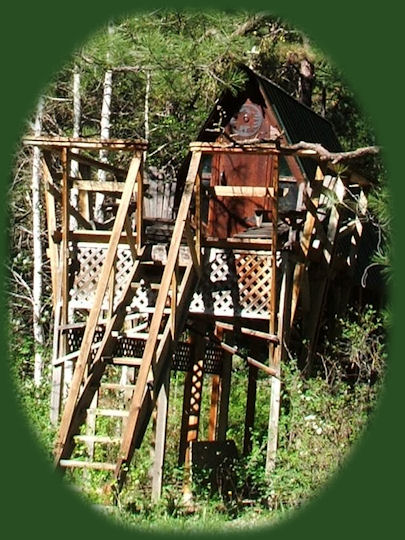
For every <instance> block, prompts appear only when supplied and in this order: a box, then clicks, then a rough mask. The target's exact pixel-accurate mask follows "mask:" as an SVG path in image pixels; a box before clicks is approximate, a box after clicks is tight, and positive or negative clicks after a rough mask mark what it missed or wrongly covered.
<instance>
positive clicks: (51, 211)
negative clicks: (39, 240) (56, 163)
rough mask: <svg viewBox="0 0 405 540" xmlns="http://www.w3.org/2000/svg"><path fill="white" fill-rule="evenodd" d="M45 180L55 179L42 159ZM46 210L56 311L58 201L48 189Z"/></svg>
mask: <svg viewBox="0 0 405 540" xmlns="http://www.w3.org/2000/svg"><path fill="white" fill-rule="evenodd" d="M41 162H42V170H43V174H44V180H45V182H47V183H52V182H53V179H52V176H51V173H50V170H49V168H48V165H47V163H46V161H45V159H44V158H42V159H41ZM44 196H45V208H46V224H47V230H48V251H47V253H48V255H49V259H50V263H51V281H52V303H53V308H54V310H55V306H56V291H57V272H58V264H59V250H58V246H57V244H56V243H55V242H54V239H53V233H54V232H55V231H56V228H57V224H56V201H55V197H54V196H53V194H52V193H50V192H49V191H48V190H47V189H45V190H44Z"/></svg>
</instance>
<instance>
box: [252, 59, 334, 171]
mask: <svg viewBox="0 0 405 540" xmlns="http://www.w3.org/2000/svg"><path fill="white" fill-rule="evenodd" d="M244 70H245V71H246V73H247V74H248V76H249V77H250V78H255V79H256V80H257V82H258V83H259V85H260V86H261V88H262V89H263V91H264V93H265V94H266V97H267V99H268V101H269V102H270V105H271V106H272V108H273V111H274V113H275V115H276V117H277V120H278V122H279V123H280V127H281V128H282V129H283V130H284V133H285V136H286V138H287V141H288V143H290V144H295V143H298V142H300V141H305V142H310V143H318V144H321V145H322V146H323V147H324V148H326V149H327V150H329V151H330V152H341V151H342V146H341V144H340V143H339V140H338V138H337V136H336V134H335V132H334V129H333V126H332V124H331V123H330V122H329V121H328V120H326V118H323V117H322V116H321V115H319V114H317V113H316V112H315V111H313V110H312V109H310V108H309V107H307V106H306V105H304V104H303V103H301V102H300V101H298V100H297V99H295V98H293V97H292V96H290V95H289V94H288V93H287V92H286V91H285V90H283V89H282V88H281V87H280V86H278V85H277V84H275V83H274V82H272V81H270V80H269V79H266V78H265V77H263V76H261V75H259V74H258V73H255V72H253V71H252V70H250V69H248V68H244ZM300 164H301V166H302V168H303V169H304V172H305V174H306V176H307V177H308V178H311V177H313V176H314V174H315V170H316V163H315V162H314V161H313V160H311V159H301V160H300Z"/></svg>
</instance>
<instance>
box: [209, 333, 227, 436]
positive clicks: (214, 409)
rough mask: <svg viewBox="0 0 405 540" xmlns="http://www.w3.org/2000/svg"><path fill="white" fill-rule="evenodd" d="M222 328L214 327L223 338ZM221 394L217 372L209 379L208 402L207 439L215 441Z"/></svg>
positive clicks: (219, 378) (219, 336)
mask: <svg viewBox="0 0 405 540" xmlns="http://www.w3.org/2000/svg"><path fill="white" fill-rule="evenodd" d="M223 333H224V330H223V328H219V327H218V326H216V327H215V335H216V336H217V338H218V339H219V340H220V341H222V340H223ZM220 395H221V377H220V376H219V375H217V374H214V375H213V376H212V380H211V403H210V415H209V421H208V440H209V441H215V440H216V439H217V429H218V409H219V400H220Z"/></svg>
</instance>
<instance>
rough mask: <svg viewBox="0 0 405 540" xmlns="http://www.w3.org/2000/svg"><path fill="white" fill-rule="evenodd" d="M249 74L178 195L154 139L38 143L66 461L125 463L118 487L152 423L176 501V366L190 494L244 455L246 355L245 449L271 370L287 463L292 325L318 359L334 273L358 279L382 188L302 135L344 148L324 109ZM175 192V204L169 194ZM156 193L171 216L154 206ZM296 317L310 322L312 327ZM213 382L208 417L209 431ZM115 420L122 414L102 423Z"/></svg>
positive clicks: (156, 483)
mask: <svg viewBox="0 0 405 540" xmlns="http://www.w3.org/2000/svg"><path fill="white" fill-rule="evenodd" d="M245 72H246V77H247V78H246V85H245V88H244V89H243V90H241V91H240V92H239V93H238V94H237V95H232V94H231V93H225V94H224V95H223V96H222V97H221V98H220V99H219V100H218V101H217V103H216V104H215V107H214V109H213V111H212V112H211V114H210V115H209V117H208V119H207V121H206V123H205V125H204V126H203V128H202V130H201V132H200V134H199V136H198V137H197V140H196V141H195V142H193V143H191V144H190V145H189V150H190V152H189V155H188V158H187V159H186V161H185V164H184V167H183V169H182V171H181V172H180V174H179V177H178V181H177V183H176V184H175V185H174V186H172V187H169V188H168V189H166V187H167V186H166V185H164V184H165V179H164V178H162V179H160V180H159V179H158V180H156V179H155V180H154V181H153V182H151V180H150V178H148V179H147V181H145V178H144V176H143V155H144V151H145V148H146V142H145V141H123V140H96V139H68V138H53V137H36V138H27V139H26V141H25V143H26V144H30V145H36V146H39V147H40V148H41V149H42V151H43V159H42V165H43V172H44V175H43V176H44V184H45V202H46V209H47V228H48V242H49V247H48V255H49V257H50V262H51V272H52V289H53V306H54V350H53V359H52V364H53V381H52V403H51V415H52V421H53V422H54V423H55V424H58V426H59V428H58V429H59V431H58V436H57V441H56V446H55V462H56V465H57V467H58V468H60V469H62V470H66V469H100V470H103V471H107V472H108V471H109V472H110V474H111V475H112V476H111V478H112V482H113V485H114V492H115V494H116V495H118V494H119V491H120V489H121V488H122V486H123V484H124V481H125V478H126V475H127V472H128V470H129V468H130V467H131V466H134V465H133V464H132V458H133V455H134V452H135V451H136V449H138V448H139V447H140V446H141V444H142V443H143V442H144V437H145V432H146V429H147V427H148V425H150V424H151V423H152V424H153V426H152V427H153V448H154V465H153V470H152V486H151V489H152V496H153V497H155V498H158V497H159V496H160V493H161V489H162V484H163V472H164V470H163V466H164V456H165V447H166V425H167V414H168V401H169V397H170V378H171V374H172V373H174V372H176V371H182V372H184V373H185V378H184V394H183V409H182V415H181V418H179V430H178V434H179V441H178V456H179V463H181V464H184V465H185V481H184V486H185V487H184V494H185V496H188V497H189V496H190V474H191V470H192V467H191V465H192V464H193V463H194V464H196V463H199V464H201V463H204V462H205V463H210V464H211V466H212V467H216V466H219V465H220V463H221V460H223V459H225V458H226V457H231V456H232V455H234V454H235V452H236V450H235V444H234V442H233V441H230V440H228V438H227V428H228V408H229V399H230V388H231V384H232V363H233V359H234V358H235V357H236V356H238V358H239V359H240V360H242V362H244V365H245V368H246V404H245V409H246V416H245V423H244V426H241V432H243V433H242V435H243V443H242V445H241V448H240V450H241V451H242V452H244V453H248V452H249V451H250V449H251V444H252V443H251V432H252V428H253V427H254V418H255V402H256V394H257V391H258V390H257V377H258V373H259V372H260V373H263V374H265V376H266V377H269V384H270V385H271V399H270V403H269V431H268V433H269V435H268V445H267V471H268V473H269V474H271V471H272V470H273V468H274V466H275V461H276V449H277V434H278V414H279V403H280V380H281V378H282V365H283V362H284V361H285V358H286V350H287V348H288V347H289V345H290V340H291V336H292V334H293V332H294V333H295V339H297V337H296V336H297V332H301V331H302V327H304V328H303V332H304V334H299V335H301V336H302V339H308V340H309V343H310V347H309V351H308V354H309V355H311V354H312V353H313V352H314V350H315V349H316V343H317V338H318V334H319V328H320V325H321V323H322V314H323V312H324V309H325V305H326V302H327V297H328V290H329V289H330V287H331V284H332V283H333V279H334V276H335V275H337V274H338V273H339V275H348V276H349V277H350V275H351V274H352V273H353V272H354V269H355V267H356V260H357V255H358V246H359V241H360V238H361V234H362V221H361V216H362V215H364V213H365V210H366V196H365V192H364V189H363V187H365V186H366V184H367V183H366V181H365V180H364V179H363V178H362V177H360V176H359V175H358V174H354V173H352V172H351V171H349V170H347V171H346V172H345V175H338V174H337V173H336V172H335V171H334V169H333V165H332V164H330V160H329V162H328V161H327V160H321V159H320V155H319V151H318V150H317V148H308V147H306V148H302V147H301V146H300V145H298V146H296V145H295V143H299V142H300V141H306V142H307V143H316V144H317V145H321V146H322V148H323V149H324V150H325V149H326V150H325V151H329V152H331V153H333V152H340V151H341V147H340V145H339V142H338V141H337V139H336V136H335V135H334V132H333V129H332V127H331V125H330V124H329V123H328V122H327V121H326V120H325V119H324V118H322V117H320V116H318V115H317V114H315V113H314V112H313V111H311V110H310V109H308V108H307V107H305V106H304V105H302V104H300V103H298V102H297V101H296V100H295V99H293V98H292V97H290V96H288V95H287V94H286V93H285V92H284V91H283V90H282V89H280V88H279V87H277V86H276V85H274V84H273V83H272V82H270V81H268V80H267V79H264V78H263V77H260V76H258V75H257V74H255V73H253V72H252V71H250V70H248V69H245ZM100 150H107V151H108V152H109V153H110V156H112V155H113V154H114V153H117V152H119V153H120V155H121V156H122V154H123V153H129V154H130V158H129V166H128V168H122V167H118V166H117V165H112V164H110V163H105V162H102V161H100V160H99V159H97V155H96V153H97V152H99V151H100ZM72 161H76V162H77V163H78V164H79V171H80V172H79V176H78V177H72V174H71V167H70V165H71V163H72ZM127 161H128V160H127ZM100 169H101V170H105V171H106V172H107V175H108V177H107V180H105V181H103V182H100V181H95V178H96V176H97V171H98V170H100ZM159 181H160V184H162V185H160V184H159ZM166 184H167V183H166ZM157 188H159V189H157ZM158 192H159V193H161V194H163V195H162V196H159V197H158V195H157V193H158ZM72 194H75V196H76V200H77V203H74V202H72V201H73V199H72ZM96 194H97V195H101V196H103V197H104V211H105V214H104V220H103V222H102V223H101V222H99V221H95V219H94V211H93V208H94V198H95V195H96ZM165 197H166V198H167V197H169V198H171V199H170V201H169V202H167V201H166V203H164V204H163V203H162V204H161V201H162V200H163V199H165ZM157 200H159V201H160V202H159V207H161V208H162V209H163V208H165V211H164V214H165V215H161V216H159V215H156V208H157V207H158V204H157V202H156V205H153V204H152V203H153V201H157ZM171 208H174V209H175V212H174V216H172V217H173V220H172V222H170V220H169V221H168V219H167V218H168V217H170V215H169V214H170V212H169V210H170V209H171ZM162 212H163V210H162ZM72 217H73V218H74V219H75V224H73V225H72V219H71V218H72ZM157 239H158V243H156V240H157ZM309 268H312V276H309ZM313 269H315V270H316V271H315V272H314V271H313ZM315 274H316V281H314V279H313V276H314V275H315ZM311 279H312V285H311ZM335 309H336V310H338V309H339V307H338V306H335ZM297 318H300V320H301V321H304V324H303V325H302V324H301V325H299V326H300V329H299V330H297V329H296V328H295V326H294V325H295V322H296V320H297ZM207 377H209V378H210V384H209V385H208V391H209V393H210V408H209V428H208V433H207V434H205V436H204V437H203V438H202V440H201V436H200V434H199V423H200V415H201V400H202V391H203V380H204V378H205V379H206V378H207ZM205 386H207V383H205V384H204V387H205ZM100 416H104V417H108V418H113V419H114V420H118V422H120V424H119V426H118V427H117V425H114V427H111V430H110V431H109V432H107V433H106V432H103V433H100V432H98V429H99V427H100V425H99V423H98V422H97V418H99V417H100ZM152 417H153V422H152ZM104 427H105V425H104ZM83 456H85V457H83Z"/></svg>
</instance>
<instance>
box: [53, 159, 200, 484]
mask: <svg viewBox="0 0 405 540" xmlns="http://www.w3.org/2000/svg"><path fill="white" fill-rule="evenodd" d="M200 158H201V153H200V152H194V153H193V156H192V159H191V163H190V168H189V172H188V176H187V179H186V183H185V187H184V191H183V196H182V200H181V204H180V207H179V211H178V214H177V219H176V222H175V226H174V230H173V236H172V240H171V243H170V247H169V251H168V256H167V262H166V264H165V266H164V267H163V272H162V273H161V275H159V274H158V273H157V274H158V280H157V282H156V283H154V285H153V287H154V289H156V290H157V291H158V292H157V296H156V300H155V303H154V306H153V309H152V310H151V318H150V322H149V323H148V328H146V329H145V330H144V332H146V333H147V339H146V338H145V346H144V351H143V354H142V356H141V357H132V358H131V357H128V356H126V357H125V358H122V357H118V356H117V350H118V349H119V344H120V340H122V338H123V337H124V334H123V325H124V322H125V320H126V317H127V314H128V313H127V312H128V310H130V309H131V308H130V304H131V301H132V299H133V297H134V295H135V294H136V291H137V290H138V289H139V287H140V286H141V279H142V276H143V275H149V274H150V268H151V265H154V263H153V261H151V260H150V259H148V250H147V249H146V247H145V246H142V245H139V244H140V243H139V242H138V243H137V244H136V245H135V244H134V245H133V246H132V250H131V251H132V255H133V258H134V264H133V266H132V268H131V271H130V273H129V275H128V278H127V282H126V286H125V287H124V288H123V290H122V294H121V298H120V300H119V301H118V302H116V305H115V307H114V308H113V309H111V310H110V313H109V317H108V318H107V320H105V319H104V321H103V324H104V328H105V329H104V333H103V336H102V339H101V341H98V342H97V340H96V328H97V326H98V325H100V320H101V312H102V303H103V298H104V296H105V293H106V291H107V288H108V282H109V279H110V276H111V273H112V272H113V271H114V265H115V260H116V253H117V246H118V242H119V238H120V236H121V234H122V231H123V228H124V227H126V223H127V222H126V219H125V216H126V214H127V211H128V207H129V203H130V195H131V193H132V192H133V190H134V182H135V181H136V178H137V175H138V174H139V167H140V159H139V158H137V159H135V160H134V161H133V162H132V164H131V167H130V171H129V173H128V177H127V180H126V183H125V187H124V190H123V193H122V197H121V201H120V204H119V207H118V211H117V215H116V219H115V222H114V226H113V230H112V231H111V236H110V241H109V246H108V251H107V254H106V257H105V260H104V264H103V266H102V269H101V273H100V278H99V281H98V284H97V289H96V292H95V297H94V302H93V306H92V309H91V311H90V313H89V316H88V319H87V324H86V327H85V330H84V334H83V339H82V342H81V348H80V353H79V357H78V359H77V361H76V365H75V370H74V374H73V378H72V382H71V386H70V390H69V394H68V397H67V400H66V403H65V406H64V410H63V414H62V418H61V423H60V428H59V432H58V436H57V440H56V444H55V464H56V466H57V467H59V468H63V469H66V468H90V469H99V470H106V471H112V472H113V473H114V478H115V487H116V492H119V491H120V489H121V487H122V485H123V483H124V480H125V476H126V473H127V470H128V467H127V466H128V465H129V463H130V461H131V458H132V456H133V453H134V451H135V449H136V448H139V446H140V444H141V442H142V439H143V437H144V434H145V430H146V428H147V425H148V422H149V420H150V417H151V414H152V411H153V408H154V406H155V404H156V400H157V397H158V395H159V390H160V388H161V386H162V383H163V381H164V379H165V377H166V375H167V373H168V371H169V369H170V363H171V358H172V355H173V352H174V349H175V347H176V344H177V342H178V340H179V337H180V335H181V333H182V331H183V328H184V325H185V322H186V318H187V314H188V308H189V305H190V302H191V299H192V295H193V294H194V291H195V288H196V285H197V282H198V278H199V275H200V261H201V252H200V247H199V246H200V243H199V241H198V238H197V236H198V233H196V234H195V233H194V229H195V230H196V231H198V230H200V228H199V227H198V223H196V222H198V219H199V211H198V206H199V201H198V200H196V201H195V204H194V207H195V213H194V215H193V216H192V215H191V211H190V209H191V201H192V199H193V195H194V193H195V187H196V185H198V183H199V181H200V179H199V174H198V173H199V167H200V160H201V159H200ZM197 199H198V198H197ZM126 230H127V233H128V228H127V227H126ZM183 233H184V234H185V236H186V238H187V242H188V246H189V250H190V255H191V257H190V261H189V263H188V264H187V265H186V266H181V265H180V262H179V251H180V243H181V239H182V237H183ZM96 343H97V345H96V346H95V344H96ZM94 350H95V351H96V352H94ZM112 365H113V366H114V365H115V366H121V367H125V366H129V367H137V376H136V381H135V383H134V384H133V385H128V384H121V383H119V382H117V381H115V382H111V380H109V378H108V371H109V366H112ZM107 389H108V390H109V391H117V392H126V393H127V395H128V396H130V399H129V401H128V404H127V406H126V407H125V408H123V409H108V408H105V406H104V407H102V406H101V405H100V402H101V398H100V399H99V405H98V406H97V407H94V403H95V400H96V399H97V396H101V395H102V394H103V392H104V391H105V390H107ZM92 404H93V405H92ZM91 415H93V417H94V416H102V415H104V416H110V417H117V418H121V419H123V422H122V430H119V431H121V433H117V435H116V436H106V435H96V434H90V435H88V434H83V433H81V429H82V426H84V423H85V421H86V418H88V417H91ZM78 443H85V444H88V445H94V444H97V445H109V446H111V445H115V446H117V445H119V450H118V452H116V454H115V460H114V462H112V461H109V462H107V461H94V460H93V461H92V460H87V461H83V460H82V458H80V459H77V458H76V457H75V456H74V449H75V447H76V446H77V444H78Z"/></svg>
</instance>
